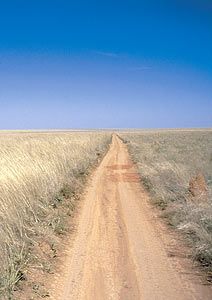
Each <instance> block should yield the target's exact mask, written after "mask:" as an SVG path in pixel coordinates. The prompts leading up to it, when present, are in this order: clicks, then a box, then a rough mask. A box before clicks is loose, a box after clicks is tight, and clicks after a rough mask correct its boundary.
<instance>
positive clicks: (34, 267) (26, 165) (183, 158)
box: [0, 129, 212, 300]
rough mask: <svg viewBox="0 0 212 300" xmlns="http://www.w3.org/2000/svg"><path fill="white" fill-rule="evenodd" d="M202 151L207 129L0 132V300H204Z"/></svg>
mask: <svg viewBox="0 0 212 300" xmlns="http://www.w3.org/2000/svg"><path fill="white" fill-rule="evenodd" d="M211 149H212V130H210V129H196V130H192V129H190V130H122V131H114V132H113V133H112V132H111V131H63V132H62V131H40V132H32V131H19V132H18V131H2V132H0V168H1V173H0V265H1V274H0V298H1V299H20V300H22V299H23V300H25V299H28V300H29V299H41V298H45V297H46V298H47V299H48V298H49V299H55V300H59V299H61V300H66V299H100V300H101V299H159V300H162V299H164V300H166V299H167V300H168V299H211V297H212V292H211V278H212V152H211ZM73 229H74V230H73ZM69 239H70V243H69ZM64 241H65V242H64ZM173 245H174V248H175V249H178V251H177V253H174V252H173V249H172V248H173ZM64 249H65V251H64ZM58 264H60V265H61V266H62V267H61V266H60V267H58ZM46 278H47V279H46Z"/></svg>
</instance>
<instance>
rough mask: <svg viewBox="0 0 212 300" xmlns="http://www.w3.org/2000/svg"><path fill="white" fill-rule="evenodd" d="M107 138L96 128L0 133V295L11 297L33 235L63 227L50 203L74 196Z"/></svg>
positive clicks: (106, 135) (21, 273)
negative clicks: (80, 130)
mask: <svg viewBox="0 0 212 300" xmlns="http://www.w3.org/2000/svg"><path fill="white" fill-rule="evenodd" d="M109 141H110V134H108V133H107V134H106V133H101V132H34V133H33V132H0V170H1V172H0V265H1V275H0V295H1V297H5V299H10V297H11V292H12V290H13V288H14V285H15V283H16V282H17V281H19V280H20V279H23V278H24V276H25V274H24V273H25V268H26V265H27V263H28V261H29V260H30V259H31V258H30V255H29V254H30V249H31V247H33V245H34V244H36V242H37V240H38V238H39V237H41V236H43V237H44V236H45V235H47V236H48V238H49V239H51V232H56V233H61V232H62V231H63V230H64V224H63V218H64V216H60V215H58V213H57V212H55V211H56V210H55V208H56V207H57V205H58V204H59V203H60V202H61V201H62V199H63V197H66V196H67V195H66V194H67V193H68V197H70V196H73V195H74V193H75V192H76V190H77V189H78V188H79V186H80V184H81V183H82V181H81V178H82V177H83V175H84V174H85V173H86V172H87V170H88V168H89V167H90V166H91V165H92V164H93V163H94V162H96V161H97V159H98V157H99V156H100V155H101V154H102V153H103V152H104V151H105V150H106V148H107V145H108V143H109ZM72 205H73V203H70V207H69V209H72ZM67 214H68V211H67Z"/></svg>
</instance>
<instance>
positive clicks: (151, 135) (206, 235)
mask: <svg viewBox="0 0 212 300" xmlns="http://www.w3.org/2000/svg"><path fill="white" fill-rule="evenodd" d="M120 135H121V137H122V138H123V139H124V140H125V141H126V142H128V146H129V150H130V152H131V155H132V157H133V159H134V160H135V161H136V162H137V165H138V168H139V171H140V174H141V179H142V181H143V184H144V185H145V186H146V188H147V189H148V190H149V191H150V192H151V193H152V198H153V201H154V202H155V203H156V204H157V205H159V206H160V208H161V209H163V211H164V214H163V215H164V216H166V217H167V219H168V220H169V223H170V224H171V225H172V226H174V227H176V228H178V229H179V230H181V231H182V232H184V233H185V236H186V237H188V238H189V240H190V242H191V245H192V247H193V253H194V258H195V259H197V260H198V261H200V262H201V263H202V265H204V266H205V267H206V269H207V270H208V272H209V273H210V274H211V275H212V130H210V129H205V130H204V129H202V130H200V129H198V130H191V129H190V130H146V131H128V132H122V133H121V134H120ZM198 174H201V176H204V178H205V182H206V185H207V195H206V194H205V193H199V194H198V195H197V196H196V197H193V196H192V195H191V193H190V192H189V182H190V183H191V179H192V178H195V176H196V175H198ZM200 192H201V191H200ZM206 198H207V199H206Z"/></svg>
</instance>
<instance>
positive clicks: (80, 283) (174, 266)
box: [52, 135, 212, 300]
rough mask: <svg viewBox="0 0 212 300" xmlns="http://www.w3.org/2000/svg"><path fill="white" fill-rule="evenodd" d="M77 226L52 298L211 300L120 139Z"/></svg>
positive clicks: (95, 177)
mask: <svg viewBox="0 0 212 300" xmlns="http://www.w3.org/2000/svg"><path fill="white" fill-rule="evenodd" d="M78 222H79V223H78V228H77V233H76V236H75V239H74V243H73V245H72V246H71V247H70V250H69V255H68V256H67V258H66V261H65V262H64V268H63V274H59V275H58V277H57V278H56V279H55V283H54V293H53V294H54V295H53V297H52V299H57V300H61V299H62V300H68V299H73V300H82V299H83V300H86V299H87V300H94V299H95V300H96V299H97V300H98V299H99V300H106V299H108V300H109V299H114V300H116V299H117V300H118V299H121V300H131V299H143V300H154V299H155V300H156V299H157V300H166V299H167V300H170V299H171V300H185V299H186V300H188V299H212V293H211V288H210V287H209V286H204V285H203V284H201V282H200V279H199V278H198V276H195V275H194V274H193V272H194V271H193V270H190V269H189V264H190V261H189V260H188V259H187V258H186V257H183V255H182V253H181V249H178V248H179V247H178V244H176V243H175V239H174V238H173V237H172V236H170V235H168V234H167V233H166V231H167V230H166V228H165V226H164V225H163V224H162V225H161V222H160V220H158V218H157V216H156V215H155V213H154V209H153V208H152V207H151V206H150V204H149V199H148V195H147V193H146V192H145V191H144V189H143V188H142V186H141V183H140V180H139V175H138V173H137V169H136V167H135V166H134V164H133V163H132V161H131V159H130V157H129V154H128V150H127V147H126V145H125V144H124V143H123V142H122V141H121V140H120V139H119V137H118V136H117V135H113V138H112V143H111V146H110V149H109V151H108V153H107V154H106V156H105V157H104V159H103V160H102V162H101V164H100V165H99V167H98V168H97V169H96V171H95V172H94V174H93V177H92V180H91V183H90V185H89V188H88V190H87V192H86V195H85V199H84V202H83V207H82V209H81V212H80V216H79V221H78ZM178 250H179V251H178ZM178 252H179V253H180V255H181V257H180V255H178V254H177V253H178ZM187 268H188V269H187Z"/></svg>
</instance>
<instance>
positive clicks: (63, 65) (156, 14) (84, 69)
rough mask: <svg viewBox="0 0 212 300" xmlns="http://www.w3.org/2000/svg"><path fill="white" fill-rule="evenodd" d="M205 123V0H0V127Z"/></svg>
mask: <svg viewBox="0 0 212 300" xmlns="http://www.w3.org/2000/svg"><path fill="white" fill-rule="evenodd" d="M114 127H119V128H120V127H123V128H124V127H125V128H126V127H127V128H129V127H132V128H135V127H136V128H138V127H140V128H155V127H212V1H207V0H190V1H189V0H182V1H181V0H155V1H154V0H146V1H142V0H138V1H135V0H122V1H119V0H113V1H112V0H107V1H92V0H89V1H81V0H77V1H72V0H67V1H65V0H5V1H0V129H30V128H33V129H45V128H114Z"/></svg>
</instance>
